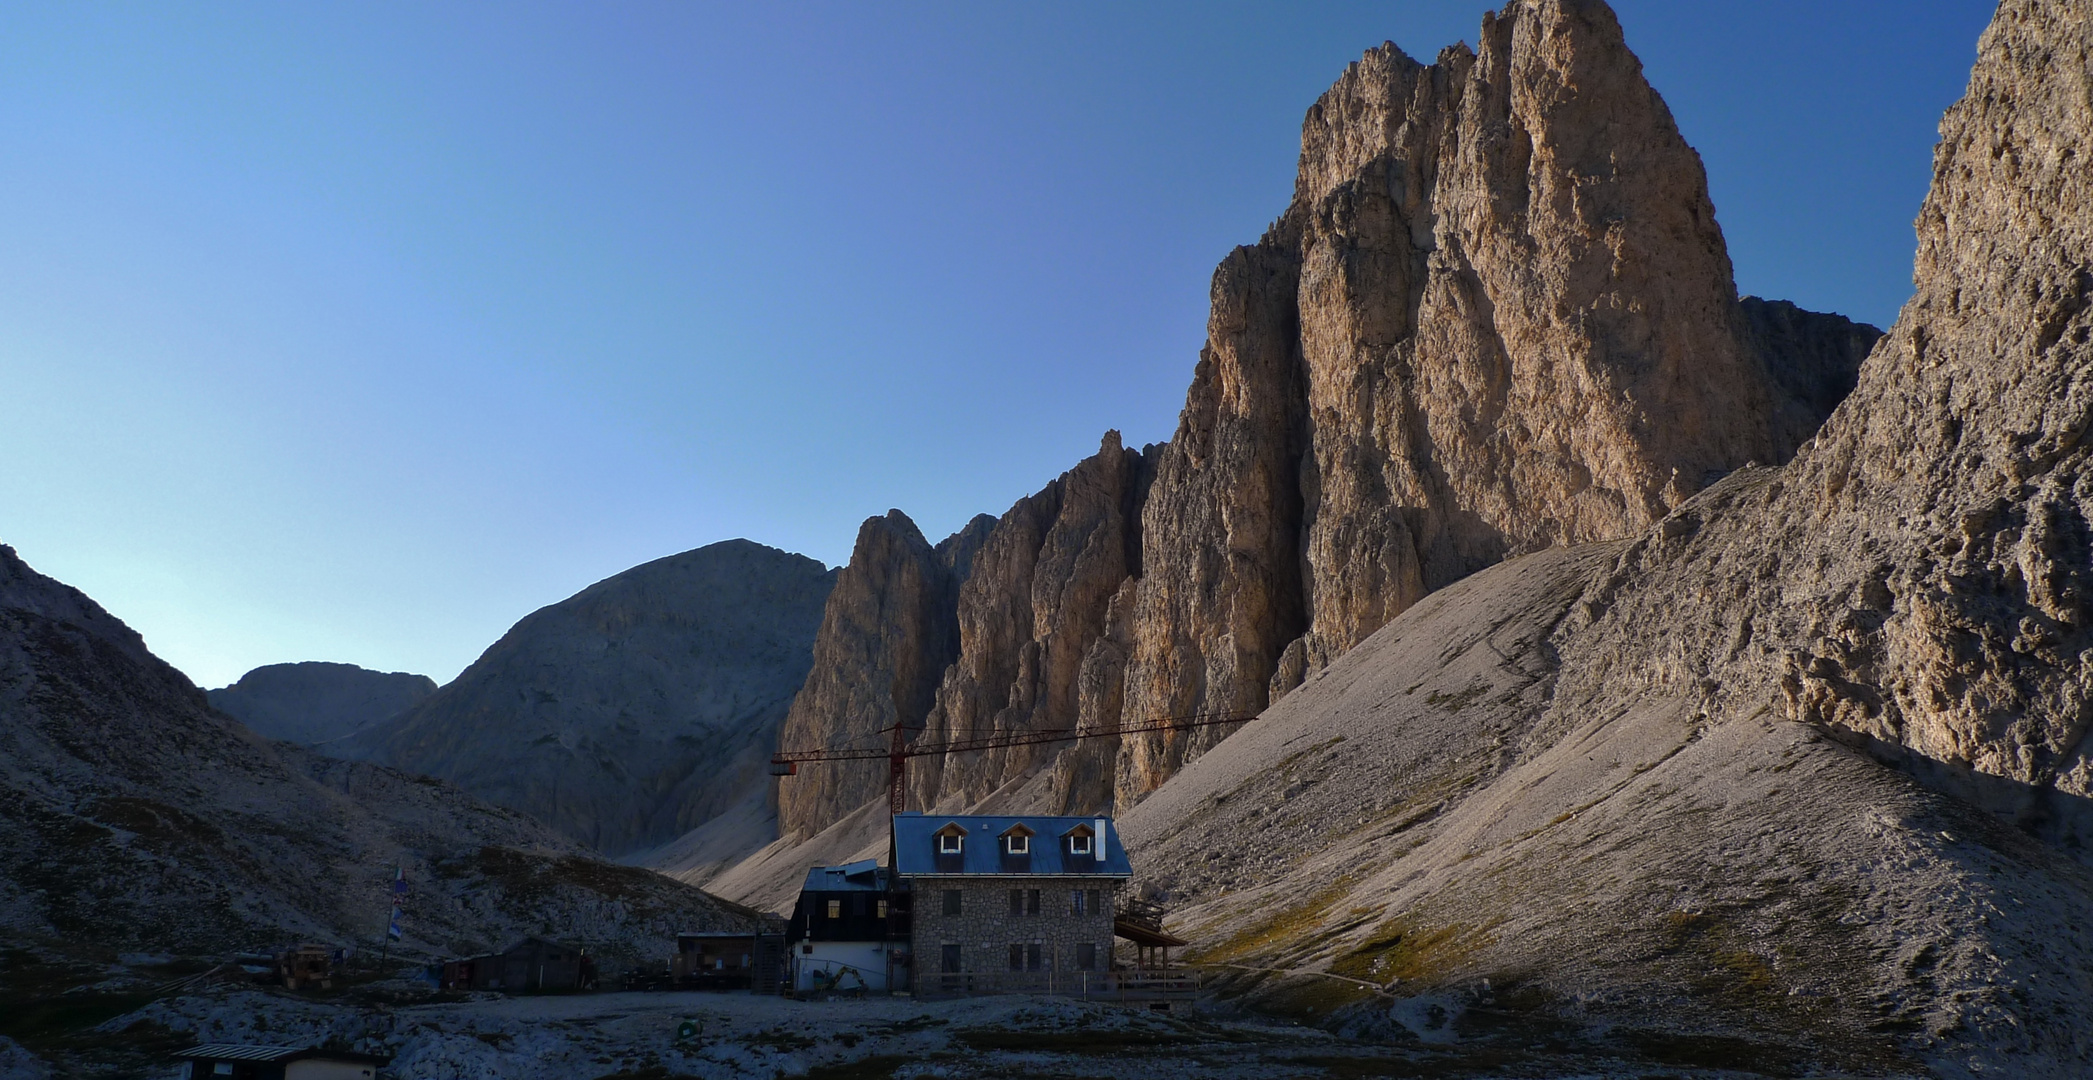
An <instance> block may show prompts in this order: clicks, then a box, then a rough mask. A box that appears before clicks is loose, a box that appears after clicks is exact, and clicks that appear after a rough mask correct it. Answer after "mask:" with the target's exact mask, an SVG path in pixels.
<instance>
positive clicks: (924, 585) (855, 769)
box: [777, 510, 989, 837]
mask: <svg viewBox="0 0 2093 1080" xmlns="http://www.w3.org/2000/svg"><path fill="white" fill-rule="evenodd" d="M988 533H989V521H988V519H987V518H986V517H982V518H976V519H975V520H974V521H973V522H972V523H970V524H969V525H968V526H967V527H966V528H965V529H963V530H961V531H960V532H958V533H955V534H953V535H952V536H951V537H948V538H947V539H946V540H945V541H944V542H942V543H940V544H938V545H937V547H935V548H933V547H931V545H930V543H929V542H928V541H926V540H924V539H923V533H922V531H921V530H919V529H917V528H916V523H915V522H913V521H910V520H909V518H908V515H906V514H904V513H902V512H901V511H899V510H889V511H887V514H886V516H884V517H875V518H870V519H867V520H866V522H865V524H864V525H863V526H862V527H860V528H859V529H858V538H857V543H856V545H855V546H854V547H853V548H852V549H851V553H850V563H849V565H848V566H846V567H844V569H843V571H842V573H841V574H839V575H838V576H837V578H836V587H835V591H833V592H831V593H830V594H829V597H828V602H827V605H826V606H825V608H824V609H823V612H822V618H821V629H820V631H819V633H818V634H817V636H816V637H815V639H814V656H813V667H812V668H811V670H810V671H809V672H808V674H807V678H806V682H805V684H804V685H802V686H801V687H800V689H799V692H798V693H797V694H796V695H795V696H794V697H793V699H792V707H791V711H790V712H788V713H787V714H786V716H785V720H784V723H783V724H782V725H781V726H780V728H779V730H778V745H780V746H783V747H787V748H792V749H807V748H816V747H840V746H850V747H857V748H870V749H878V748H880V747H883V746H885V745H886V743H885V742H884V741H883V740H884V739H885V738H886V736H884V735H882V734H881V732H882V731H884V730H885V729H887V728H890V727H892V726H893V725H895V724H897V723H898V724H900V725H902V726H903V727H904V728H908V729H912V730H913V729H920V728H921V727H922V725H923V718H924V717H925V716H926V715H927V714H928V713H929V712H930V708H931V705H932V704H933V703H934V702H935V700H936V696H937V687H938V680H939V678H940V677H941V676H942V675H943V674H944V671H945V668H946V666H947V665H949V664H951V662H952V659H953V657H954V656H955V655H956V654H957V653H958V650H959V626H958V615H957V611H956V608H955V604H956V599H955V598H956V596H957V593H958V589H959V579H960V577H961V576H962V574H963V573H964V572H965V571H966V570H968V569H969V568H970V567H971V566H972V564H973V563H974V562H975V560H976V552H977V551H979V550H981V549H982V546H983V541H984V539H985V538H986V536H987V535H988ZM886 791H887V766H886V763H885V762H883V761H865V762H845V763H839V764H822V765H816V766H810V767H808V768H807V769H805V770H803V771H802V772H801V773H800V775H798V776H796V777H794V778H792V779H791V780H790V781H788V782H786V783H783V784H780V785H779V787H778V793H777V800H778V828H779V831H780V832H781V833H783V834H784V835H786V836H788V837H789V836H793V835H798V834H801V833H804V834H807V835H811V834H813V833H815V832H819V831H820V830H821V829H823V828H825V827H826V826H827V825H828V824H830V823H831V822H833V821H836V820H837V819H839V818H841V817H842V816H843V815H845V814H847V813H849V812H850V811H852V810H855V809H857V808H858V807H860V806H863V805H864V804H865V803H867V802H871V801H874V800H884V799H885V797H886Z"/></svg>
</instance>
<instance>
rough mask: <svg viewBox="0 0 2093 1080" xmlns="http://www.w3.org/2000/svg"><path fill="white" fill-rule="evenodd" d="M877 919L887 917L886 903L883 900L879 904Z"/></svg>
mask: <svg viewBox="0 0 2093 1080" xmlns="http://www.w3.org/2000/svg"><path fill="white" fill-rule="evenodd" d="M879 917H880V918H882V919H884V918H886V917H887V902H886V901H885V900H881V901H880V902H879Z"/></svg>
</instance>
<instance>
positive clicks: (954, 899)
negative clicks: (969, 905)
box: [945, 889, 959, 915]
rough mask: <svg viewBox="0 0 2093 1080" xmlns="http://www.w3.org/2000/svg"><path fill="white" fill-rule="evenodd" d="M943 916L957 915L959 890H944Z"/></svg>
mask: <svg viewBox="0 0 2093 1080" xmlns="http://www.w3.org/2000/svg"><path fill="white" fill-rule="evenodd" d="M945 914H947V915H957V914H959V890H958V889H946V890H945Z"/></svg>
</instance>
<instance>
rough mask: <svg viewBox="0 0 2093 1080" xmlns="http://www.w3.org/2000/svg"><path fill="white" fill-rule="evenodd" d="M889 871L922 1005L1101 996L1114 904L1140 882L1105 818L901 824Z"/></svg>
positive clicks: (929, 819) (974, 818)
mask: <svg viewBox="0 0 2093 1080" xmlns="http://www.w3.org/2000/svg"><path fill="white" fill-rule="evenodd" d="M893 866H894V873H895V876H896V878H898V879H899V882H900V884H901V885H902V886H903V887H904V888H905V889H906V890H907V891H908V893H909V901H910V907H911V909H912V911H911V914H912V926H911V934H910V938H911V945H912V949H911V951H912V952H913V954H914V961H915V963H914V968H915V980H914V981H915V992H916V993H918V994H924V995H942V994H993V993H1013V992H1027V993H1059V994H1068V993H1083V992H1085V991H1086V990H1088V989H1091V988H1096V989H1100V990H1101V989H1103V988H1104V987H1105V985H1106V981H1107V980H1106V972H1107V971H1108V970H1109V969H1110V968H1111V966H1112V917H1113V899H1114V894H1115V893H1117V891H1118V890H1119V888H1120V886H1122V885H1124V884H1125V883H1126V881H1127V879H1128V878H1130V877H1132V876H1133V866H1132V865H1131V864H1130V863H1129V862H1128V861H1127V856H1126V849H1125V848H1124V847H1123V846H1121V844H1120V841H1119V835H1118V833H1117V832H1116V831H1115V830H1114V829H1113V827H1112V821H1111V819H1110V818H1077V817H1053V816H1047V815H1040V814H1024V815H1017V816H991V815H971V814H970V815H960V816H947V815H925V814H914V813H909V814H897V815H895V817H894V833H893Z"/></svg>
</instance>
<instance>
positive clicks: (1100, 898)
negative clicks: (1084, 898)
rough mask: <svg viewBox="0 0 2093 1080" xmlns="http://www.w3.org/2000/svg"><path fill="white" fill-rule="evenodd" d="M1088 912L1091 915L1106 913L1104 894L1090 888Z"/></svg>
mask: <svg viewBox="0 0 2093 1080" xmlns="http://www.w3.org/2000/svg"><path fill="white" fill-rule="evenodd" d="M1090 913H1091V914H1092V915H1104V914H1106V911H1105V899H1104V895H1103V894H1101V893H1099V892H1098V891H1097V890H1096V889H1092V890H1090Z"/></svg>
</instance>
